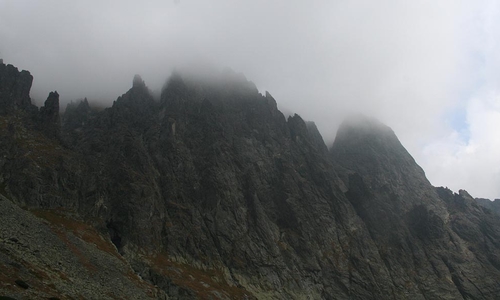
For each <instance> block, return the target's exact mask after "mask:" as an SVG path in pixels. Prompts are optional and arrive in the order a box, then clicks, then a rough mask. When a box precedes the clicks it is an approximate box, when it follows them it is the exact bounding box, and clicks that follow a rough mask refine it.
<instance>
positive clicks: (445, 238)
mask: <svg viewBox="0 0 500 300" xmlns="http://www.w3.org/2000/svg"><path fill="white" fill-rule="evenodd" d="M0 71H1V70H0ZM11 71H12V72H11V73H9V74H7V75H5V74H3V73H0V75H1V76H2V77H0V78H1V79H2V82H1V83H0V95H7V98H6V99H3V98H2V101H4V102H6V103H16V101H18V94H16V93H12V94H9V92H10V91H12V90H13V89H12V85H9V84H7V85H4V84H3V82H9V83H13V85H14V86H18V85H20V86H23V84H22V83H23V82H25V80H26V77H23V76H21V72H19V71H18V70H17V69H14V68H12V69H11ZM4 75H5V76H4ZM129 82H130V81H129ZM14 90H15V89H14ZM125 90H126V89H125ZM28 92H29V91H28ZM23 95H24V94H23ZM277 107H278V105H277V103H276V100H275V99H274V98H273V96H271V94H270V93H264V95H262V94H261V93H259V92H258V90H257V88H255V85H253V84H252V83H251V82H250V81H248V80H247V79H246V78H245V77H242V76H241V75H238V74H237V73H234V72H230V73H225V72H223V73H221V77H219V78H218V79H217V80H212V79H211V80H208V81H207V80H202V79H200V78H197V79H195V78H193V77H189V76H186V75H180V74H176V73H174V74H173V75H172V76H171V77H170V79H169V80H168V82H167V83H166V85H165V88H164V90H163V93H162V96H161V101H160V102H157V101H155V100H154V98H153V96H152V95H151V93H150V92H149V89H148V88H147V87H146V85H145V84H144V82H143V80H142V79H141V78H140V77H139V76H135V77H134V80H133V84H132V87H131V88H128V90H126V92H125V93H124V94H122V95H121V96H120V97H118V98H117V99H116V101H115V102H114V103H113V105H112V106H110V107H108V108H106V109H104V110H101V111H96V110H92V109H91V107H90V106H89V101H87V100H86V99H84V100H81V101H79V102H75V103H71V104H70V105H68V106H67V109H66V112H65V114H64V115H63V117H62V124H60V123H59V122H60V118H59V114H58V112H59V94H58V93H57V92H51V93H50V94H49V97H48V98H47V101H46V102H45V104H44V106H43V107H42V108H40V109H39V110H38V109H37V108H36V107H34V106H29V107H26V108H19V107H14V108H12V109H10V110H8V111H5V112H2V113H1V114H0V127H1V128H5V129H6V130H0V166H2V167H1V168H0V228H1V229H2V230H0V235H1V239H0V250H1V249H3V250H5V251H3V250H2V251H0V252H1V257H0V258H1V261H4V262H6V263H5V264H4V265H3V269H2V272H4V274H10V275H9V276H11V277H8V278H7V277H6V278H4V279H2V283H5V285H0V296H4V295H6V296H7V297H11V298H30V299H31V298H34V299H38V298H50V297H56V296H57V297H59V296H60V295H65V296H68V297H73V298H76V297H83V298H89V299H94V298H102V297H103V296H102V295H112V296H113V297H112V298H120V299H121V298H127V297H129V298H134V299H166V298H168V299H170V298H172V299H180V298H182V299H205V298H213V299H261V298H266V299H267V298H269V299H280V300H285V299H286V300H288V299H306V298H312V299H352V298H356V299H384V298H393V299H406V298H408V299H450V298H453V299H460V298H461V297H462V298H463V295H467V296H466V297H468V298H474V299H482V298H485V299H494V298H495V297H496V296H497V294H498V291H497V288H498V283H499V282H500V269H499V268H498V266H499V265H500V245H499V243H498V242H497V241H498V240H500V217H498V216H496V215H494V214H492V213H491V211H490V210H489V209H483V208H481V206H479V205H478V203H477V201H476V200H474V199H473V198H472V197H471V196H470V195H469V194H468V193H467V192H465V191H463V190H461V191H459V193H458V194H457V193H453V192H452V191H451V190H449V189H446V188H435V187H433V186H432V185H431V184H430V183H429V181H428V180H427V178H426V177H425V174H424V172H423V170H422V169H421V168H420V167H419V166H418V165H417V163H416V162H415V160H414V159H413V158H412V156H411V155H410V153H409V152H408V151H407V150H406V149H405V148H404V147H403V145H402V143H401V142H400V141H399V139H398V137H397V136H396V134H395V133H394V131H393V130H392V129H391V128H390V127H388V126H386V125H384V124H383V123H381V122H379V121H377V120H376V119H374V118H371V117H364V116H361V115H357V116H355V117H351V118H348V119H346V120H345V121H344V122H343V123H342V125H340V128H339V130H338V134H337V135H336V138H335V142H334V143H333V145H332V147H331V149H328V148H327V147H326V145H325V143H324V142H323V138H322V136H321V134H320V133H319V131H318V128H317V127H316V125H315V123H313V122H306V121H304V119H303V118H302V117H301V116H299V115H298V114H294V115H293V116H289V117H288V118H285V116H284V115H283V114H282V113H281V112H280V111H279V110H278V109H277ZM33 249H35V250H33ZM33 251H35V252H33ZM33 253H36V255H33ZM54 257H58V259H54ZM485 258H487V259H485ZM40 274H43V276H41V275H40ZM450 278H451V279H450ZM68 282H70V283H71V284H67V283H68ZM103 282H106V284H103ZM11 287H14V288H11ZM18 287H21V288H18ZM26 287H27V288H26ZM117 287H119V288H117ZM110 297H111V296H110Z"/></svg>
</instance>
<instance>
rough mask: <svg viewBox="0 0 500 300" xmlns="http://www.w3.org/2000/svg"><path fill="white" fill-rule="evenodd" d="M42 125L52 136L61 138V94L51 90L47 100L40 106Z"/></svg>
mask: <svg viewBox="0 0 500 300" xmlns="http://www.w3.org/2000/svg"><path fill="white" fill-rule="evenodd" d="M40 127H41V130H42V131H44V132H45V134H46V135H47V136H49V137H51V138H59V135H60V131H61V121H60V118H59V94H58V93H57V91H55V92H50V93H49V96H48V97H47V100H45V103H44V105H43V106H42V107H40Z"/></svg>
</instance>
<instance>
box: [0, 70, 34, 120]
mask: <svg viewBox="0 0 500 300" xmlns="http://www.w3.org/2000/svg"><path fill="white" fill-rule="evenodd" d="M32 82H33V76H31V74H30V73H29V72H28V71H21V72H19V70H18V69H17V68H16V67H14V66H13V65H5V64H4V63H3V61H2V62H0V114H5V113H7V112H10V111H12V110H13V109H24V110H26V109H31V99H30V95H29V94H30V89H31V84H32Z"/></svg>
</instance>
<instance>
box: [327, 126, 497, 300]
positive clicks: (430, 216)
mask: <svg viewBox="0 0 500 300" xmlns="http://www.w3.org/2000/svg"><path fill="white" fill-rule="evenodd" d="M331 155H332V158H333V160H334V161H335V162H336V165H337V166H336V169H337V170H338V172H339V174H340V176H341V178H343V179H344V181H345V182H346V186H347V192H346V196H347V198H348V199H349V200H350V202H351V203H352V205H353V206H354V208H355V209H356V212H357V214H358V215H359V216H360V217H361V218H362V219H363V221H364V222H365V224H366V226H367V228H368V230H369V231H370V236H371V238H372V239H373V240H374V242H375V243H376V244H377V248H378V250H379V253H380V254H381V257H382V259H383V261H384V264H385V266H386V267H387V269H388V272H389V273H390V274H391V279H392V281H393V283H394V286H395V287H398V289H400V291H401V292H403V291H402V290H401V287H402V286H404V287H405V288H404V292H403V293H404V294H406V295H409V298H412V299H418V298H422V299H456V298H464V299H494V298H495V297H497V290H498V287H499V275H500V269H499V268H498V264H497V263H496V261H497V257H498V255H499V254H500V252H499V251H500V248H499V245H498V230H499V228H500V227H499V226H500V223H499V220H496V219H494V218H492V217H491V216H489V215H487V214H485V213H484V212H483V210H482V209H481V208H480V207H479V206H478V205H477V204H476V203H475V202H474V201H473V200H472V198H471V197H470V196H469V195H468V194H467V193H466V192H464V191H461V192H460V194H459V195H457V194H453V193H452V192H451V191H449V190H446V189H444V188H438V189H437V190H436V189H434V188H433V187H432V186H431V185H430V184H429V183H428V181H427V179H426V178H425V175H424V173H423V171H422V170H421V169H420V168H419V167H418V166H417V165H416V164H415V162H414V160H413V158H412V157H411V156H410V155H409V154H408V153H407V152H406V150H405V149H404V148H403V147H402V146H401V144H400V143H399V141H398V139H397V138H396V136H395V135H394V133H393V132H392V130H390V129H389V128H388V127H387V126H385V125H382V124H380V123H378V122H376V121H374V120H369V119H365V118H361V119H358V120H356V119H355V120H354V121H351V122H346V123H344V124H343V125H342V126H341V128H340V129H339V132H338V134H337V138H336V140H335V143H334V145H333V147H332V149H331ZM472 245H474V246H472ZM486 257H488V258H486ZM487 260H489V262H488V263H485V261H487ZM479 270H480V271H479ZM424 274H425V275H424ZM482 274H488V275H487V276H485V277H487V278H483V275H482ZM480 278H481V279H480ZM472 283H473V284H472ZM400 297H404V296H403V294H400V295H399V296H398V297H397V298H400ZM407 297H408V296H407Z"/></svg>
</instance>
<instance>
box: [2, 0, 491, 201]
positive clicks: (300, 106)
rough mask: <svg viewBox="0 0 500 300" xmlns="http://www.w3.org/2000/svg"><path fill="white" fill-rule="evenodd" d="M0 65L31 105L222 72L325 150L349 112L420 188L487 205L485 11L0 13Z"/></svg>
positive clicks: (294, 4) (70, 6)
mask: <svg viewBox="0 0 500 300" xmlns="http://www.w3.org/2000/svg"><path fill="white" fill-rule="evenodd" d="M0 58H3V59H4V62H5V63H11V64H14V65H15V66H17V67H19V68H20V69H27V70H29V71H30V72H31V73H32V74H33V76H34V77H35V79H34V83H33V88H32V93H31V96H32V98H34V99H35V101H36V102H37V103H38V104H40V103H42V102H43V101H44V100H45V98H46V97H47V95H48V93H49V91H51V90H57V91H58V92H59V93H60V95H61V99H62V100H63V101H69V100H71V99H78V98H82V97H88V98H89V101H104V102H106V103H111V102H112V100H115V99H116V98H117V97H118V96H119V95H121V94H123V93H125V92H126V91H127V90H128V89H129V88H130V87H131V84H132V78H133V76H134V74H141V75H142V77H143V79H144V80H145V81H146V84H147V85H148V86H149V87H150V88H152V89H160V87H161V86H162V85H163V83H164V82H165V80H166V79H167V77H168V76H169V74H170V72H171V71H172V70H173V68H175V67H182V66H185V65H187V64H192V63H193V62H194V63H198V62H204V63H210V64H214V65H217V66H221V67H230V68H232V69H233V70H235V71H237V72H242V73H244V74H245V75H246V77H247V78H248V79H250V80H252V81H253V82H254V83H255V84H256V85H257V87H258V88H259V90H260V91H261V92H264V91H265V90H268V91H269V92H270V93H271V94H272V95H273V96H274V97H275V98H276V100H277V102H278V106H279V107H280V108H282V109H286V110H287V111H292V112H297V113H299V114H300V115H301V116H302V117H303V118H304V119H307V120H312V121H315V122H316V124H317V125H318V127H319V129H320V131H321V132H322V134H323V136H324V139H325V141H326V142H327V143H328V144H329V145H330V144H331V143H332V142H333V139H334V137H335V132H336V128H337V126H338V123H339V122H340V121H341V118H342V116H344V115H345V114H346V113H348V112H362V113H365V114H368V115H370V116H374V117H377V118H379V119H380V120H381V121H383V122H385V123H386V124H387V125H389V126H391V127H392V128H393V130H394V131H395V132H396V134H397V135H398V137H399V138H400V140H401V141H402V143H403V145H404V146H405V147H406V148H407V149H408V151H409V152H410V153H411V154H412V155H413V157H414V158H415V159H416V161H417V162H418V163H419V164H420V165H421V166H422V167H423V168H424V170H425V171H426V174H427V177H428V178H429V180H430V181H431V183H432V184H433V185H436V186H441V185H443V186H448V187H449V188H451V189H452V190H454V191H458V189H466V190H467V191H469V193H470V194H472V196H474V197H486V198H491V199H494V198H500V133H499V132H498V131H500V6H499V4H498V1H496V0H475V1H459V0H449V1H447V0H442V1H433V0H429V1H425V0H422V1H410V0H408V1H403V0H393V1H388V0H379V1H370V0H361V1H355V0H339V1H290V0H288V1H265V0H252V1H243V0H213V1H202V0H175V1H174V0H172V1H168V0H162V1H89V0H86V1H63V0H60V1H56V0H54V1H49V0H46V1H41V0H40V1H36V0H26V1H23V0H12V1H9V0H0Z"/></svg>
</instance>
